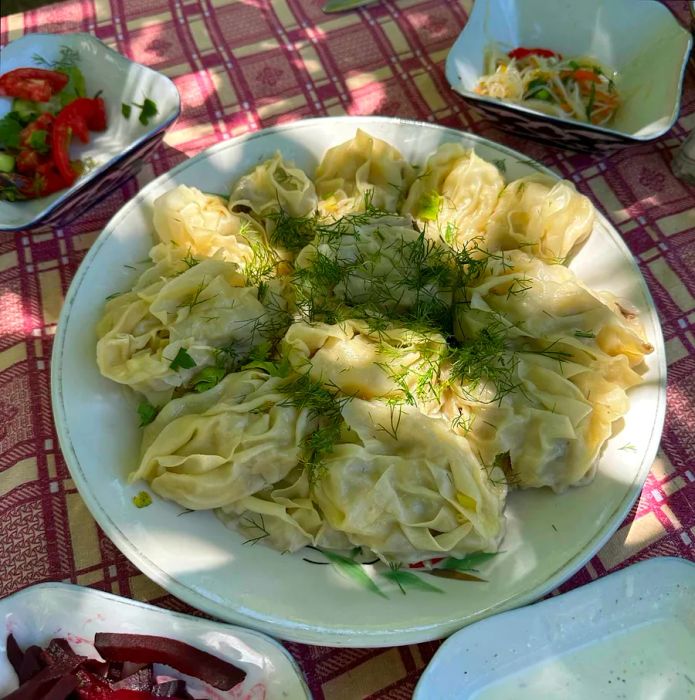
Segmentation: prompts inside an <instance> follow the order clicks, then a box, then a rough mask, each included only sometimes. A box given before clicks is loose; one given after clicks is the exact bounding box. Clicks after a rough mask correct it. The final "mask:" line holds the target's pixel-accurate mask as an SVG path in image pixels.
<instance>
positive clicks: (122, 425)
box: [52, 117, 666, 646]
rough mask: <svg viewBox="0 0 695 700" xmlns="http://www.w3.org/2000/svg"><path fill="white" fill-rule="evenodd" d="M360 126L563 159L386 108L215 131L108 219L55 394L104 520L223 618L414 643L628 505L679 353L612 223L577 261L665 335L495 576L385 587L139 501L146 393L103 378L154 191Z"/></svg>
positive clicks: (130, 553) (215, 188)
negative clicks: (101, 324)
mask: <svg viewBox="0 0 695 700" xmlns="http://www.w3.org/2000/svg"><path fill="white" fill-rule="evenodd" d="M358 127H360V128H362V129H364V130H366V131H367V132H369V133H370V134H372V135H374V136H377V137H380V138H383V139H385V140H387V141H388V142H390V143H392V144H394V145H396V146H397V147H398V148H399V149H400V150H401V151H402V153H403V154H404V155H405V156H406V157H407V158H408V159H409V160H412V161H416V162H417V161H419V162H423V161H424V160H425V158H426V157H427V156H428V155H429V154H430V153H431V152H432V151H433V150H434V149H435V148H436V147H437V146H438V145H439V144H440V143H443V142H447V141H457V142H461V143H463V144H464V145H467V146H471V147H474V148H475V149H476V151H477V153H478V154H479V155H480V156H482V157H483V158H485V159H487V160H490V161H497V162H498V165H499V166H500V167H504V168H505V170H506V175H507V178H509V179H513V178H517V177H520V176H522V175H527V174H530V173H532V172H534V171H542V172H545V173H548V174H551V175H553V173H551V171H549V170H547V169H546V168H544V167H542V166H541V165H538V164H536V163H534V162H531V161H529V160H528V159H527V158H525V157H524V156H523V155H522V154H520V153H517V152H515V151H512V150H510V149H508V148H505V147H503V146H500V145H497V144H495V143H492V142H490V141H487V140H485V139H481V138H479V137H477V136H473V135H471V134H464V133H461V132H459V131H455V130H452V129H446V128H443V127H439V126H435V125H431V124H422V123H414V122H407V121H402V120H398V119H389V118H374V117H338V118H328V119H318V120H309V121H301V122H295V123H292V124H288V125H285V126H280V127H276V128H273V129H269V130H266V131H262V132H258V133H255V134H251V135H249V136H245V137H242V138H239V139H236V140H234V141H229V142H225V143H221V144H218V145H216V146H214V147H212V148H210V149H208V150H207V151H205V152H203V153H201V154H200V155H198V156H196V157H195V158H193V159H191V160H189V161H187V162H185V163H183V164H181V165H180V166H178V167H177V168H175V169H174V170H172V171H171V172H170V173H167V174H166V175H163V176H162V177H160V178H158V179H157V180H155V181H154V182H152V183H150V184H149V185H148V186H147V187H146V188H144V189H143V190H142V191H141V192H140V193H139V194H138V195H137V197H135V198H134V199H133V200H132V201H131V202H129V203H128V204H127V205H125V206H124V207H123V209H121V211H120V212H119V213H118V214H116V216H115V217H114V218H113V219H112V220H111V221H110V222H109V224H108V225H107V226H106V228H105V229H104V231H103V233H102V234H101V235H100V237H99V238H98V239H97V241H96V242H95V243H94V245H93V246H92V248H91V250H90V251H89V253H88V255H87V257H86V258H85V260H84V262H83V264H82V266H81V267H80V269H79V271H78V273H77V275H76V277H75V279H74V281H73V283H72V286H71V288H70V291H69V293H68V295H67V299H66V302H65V306H64V309H63V313H62V316H61V320H60V323H59V327H58V332H57V335H56V340H55V346H54V354H53V371H52V382H53V385H52V398H53V407H54V412H55V419H56V424H57V428H58V435H59V438H60V443H61V446H62V449H63V452H64V455H65V459H66V461H67V464H68V466H69V468H70V471H71V473H72V475H73V478H74V480H75V483H76V484H77V487H78V488H79V490H80V493H81V494H82V497H83V498H84V500H85V502H86V503H87V506H88V507H89V509H90V510H91V512H92V514H93V515H94V517H95V518H96V520H97V522H98V523H99V524H100V525H101V527H102V528H103V530H104V531H105V532H106V534H107V535H108V536H109V537H111V539H112V540H113V541H114V543H115V544H116V545H117V546H118V547H119V548H120V549H121V550H122V551H123V553H124V554H125V555H126V556H127V557H128V558H129V559H130V560H131V561H132V562H133V563H134V564H135V565H136V566H138V567H139V568H140V569H141V570H142V571H143V572H144V573H146V574H147V575H148V576H150V577H151V578H152V579H153V580H154V581H156V582H157V583H159V584H160V585H161V586H163V587H164V588H166V589H167V590H168V591H170V592H171V593H172V594H174V595H176V596H178V597H179V598H181V599H183V600H185V601H186V602H188V603H190V604H191V605H193V606H195V607H197V608H200V609H201V610H205V611H206V612H208V613H210V614H212V615H216V616H218V617H220V618H223V619H226V620H230V621H233V622H236V623H240V624H244V625H248V626H250V627H255V628H258V629H261V630H264V631H266V632H269V633H271V634H274V635H277V636H279V637H282V638H285V639H291V640H296V641H301V642H307V643H314V644H326V645H342V646H385V645H393V644H406V643H412V642H419V641H424V640H429V639H435V638H439V637H443V636H446V635H448V634H450V633H452V632H454V631H455V630H457V629H459V628H461V627H463V626H464V625H467V624H469V623H471V622H474V621H475V620H478V619H480V618H483V617H485V616H488V615H491V614H493V613H496V612H499V611H501V610H506V609H509V608H513V607H516V606H519V605H523V604H525V603H528V602H530V601H533V600H535V599H537V598H539V597H540V596H542V595H543V594H545V593H547V592H548V591H550V590H552V589H553V588H554V587H556V586H557V585H558V584H560V583H561V582H562V581H564V580H565V579H566V578H567V577H569V576H570V575H571V574H573V573H574V572H575V571H576V570H577V569H579V568H580V567H581V566H582V565H583V564H584V563H585V562H586V561H587V560H588V559H589V558H590V557H591V556H593V554H595V553H596V552H597V551H598V549H599V548H600V547H601V546H602V545H603V543H604V542H605V541H606V540H607V539H608V537H610V535H611V533H612V532H613V531H614V530H615V529H616V528H617V527H618V525H619V524H620V522H621V521H622V519H623V518H624V517H625V515H626V514H627V512H628V510H629V509H630V507H631V505H632V503H633V502H634V500H635V498H636V497H637V495H638V494H639V492H640V489H641V487H642V485H643V483H644V480H645V479H646V476H647V474H648V472H649V468H650V466H651V463H652V461H653V459H654V456H655V454H656V449H657V446H658V444H659V437H660V434H661V427H662V424H663V418H664V409H665V383H666V363H665V354H664V347H663V339H662V336H661V330H660V327H659V322H658V318H657V314H656V311H655V309H654V306H653V303H652V301H651V298H650V296H649V292H648V290H647V287H646V285H645V283H644V280H643V279H642V277H641V275H640V273H639V270H638V268H637V266H636V264H635V262H634V260H633V258H632V255H631V254H630V252H629V251H628V249H627V247H626V246H625V244H624V243H623V241H622V240H621V238H620V236H619V234H618V233H617V232H616V231H615V230H614V229H613V228H612V227H611V225H610V224H609V223H608V221H607V220H606V219H605V218H604V217H603V216H602V215H600V214H599V215H598V216H597V219H596V224H595V229H594V231H593V235H592V236H591V237H590V239H589V240H588V242H587V243H586V244H585V245H584V246H583V247H582V249H581V251H580V252H579V253H578V255H577V256H576V257H575V259H574V260H573V261H572V268H573V269H574V270H576V271H577V272H578V273H579V274H580V276H581V277H582V278H583V279H584V280H585V281H586V282H587V283H588V284H590V285H591V286H593V287H596V288H600V289H608V290H611V291H612V292H614V293H615V294H617V295H618V296H620V297H624V298H626V299H629V300H630V301H631V302H632V303H633V304H634V305H635V306H636V307H637V308H638V309H639V311H640V313H641V316H642V321H643V323H644V325H645V328H646V332H647V336H648V338H649V340H650V342H651V343H652V344H653V345H654V347H655V352H654V353H653V354H652V355H650V356H648V358H647V361H648V366H647V369H646V373H645V375H644V378H645V382H644V384H643V385H641V386H640V387H637V388H635V389H633V390H632V391H631V393H630V398H631V409H630V412H629V413H628V415H627V416H626V417H625V420H624V425H623V427H622V430H621V431H620V432H619V433H618V434H617V435H616V436H615V437H614V438H613V439H612V440H610V441H609V443H608V445H607V448H606V450H605V452H604V454H603V457H602V459H601V463H600V468H599V470H598V474H597V476H596V479H595V480H594V481H593V482H592V483H591V484H590V485H588V486H586V487H583V488H575V489H572V490H571V491H569V492H568V493H566V494H564V495H562V496H557V495H554V494H552V493H551V492H549V491H545V490H543V491H541V490H533V491H528V492H518V493H514V494H512V495H511V496H510V498H509V502H508V506H507V510H506V513H507V535H506V537H505V540H504V542H503V546H502V549H503V550H504V551H503V552H502V553H501V554H499V555H498V556H497V557H495V558H494V559H492V560H491V561H489V562H487V563H485V565H484V569H483V570H482V572H481V575H482V576H483V578H485V579H488V582H487V583H475V582H463V581H457V580H453V581H452V580H445V579H437V580H435V579H432V578H431V577H428V578H429V580H430V581H435V582H436V583H437V585H438V586H439V587H440V588H441V589H443V591H444V593H443V594H437V593H433V592H430V591H419V590H408V593H407V595H402V594H401V592H400V590H399V589H398V587H396V586H395V585H394V586H392V587H391V588H389V587H385V589H384V590H385V592H386V594H387V595H388V599H387V600H385V599H384V598H382V597H379V596H377V595H374V594H373V593H371V592H369V591H367V590H365V589H364V588H361V587H359V586H357V585H356V584H355V583H354V581H352V580H350V579H348V578H344V577H343V576H342V575H341V572H339V571H338V570H337V569H336V568H334V567H332V566H313V565H311V564H308V563H307V562H306V561H304V556H306V555H302V554H301V553H298V554H295V555H284V556H283V555H281V554H280V553H279V552H276V551H274V550H272V549H270V548H266V547H264V546H262V545H259V546H251V545H249V544H246V545H245V544H244V543H243V538H242V537H241V536H240V535H238V534H236V533H235V532H232V531H230V530H228V529H226V528H225V527H224V526H223V525H222V524H221V523H220V522H218V520H217V519H216V518H215V517H214V515H213V514H212V513H210V512H197V513H186V514H185V515H181V513H182V508H181V507H180V506H178V505H176V504H174V503H168V502H165V501H162V500H159V499H158V500H155V502H154V503H153V504H152V505H151V506H149V507H148V508H144V509H142V510H137V509H136V508H135V507H134V506H133V503H132V498H133V496H134V495H135V494H136V493H137V492H138V491H139V490H141V489H142V487H143V484H133V485H128V484H127V483H126V474H127V473H128V472H129V471H130V470H131V469H132V468H133V466H134V465H135V463H136V461H137V459H138V448H139V443H140V435H139V429H138V427H137V417H136V411H135V408H136V405H137V399H136V397H135V396H134V395H133V394H132V393H131V392H130V391H128V390H125V389H124V388H123V387H121V386H118V385H116V384H114V383H112V382H110V381H108V380H106V379H104V378H102V377H101V376H100V374H99V372H98V370H97V366H96V361H95V347H96V334H95V324H96V322H97V319H98V318H99V316H100V314H101V313H102V309H103V304H104V298H105V297H107V296H108V295H110V294H112V293H113V292H116V291H121V290H124V289H126V288H128V287H129V286H130V285H131V284H132V282H133V280H134V278H135V277H136V275H137V271H136V270H134V269H133V265H135V264H137V263H138V261H142V260H144V259H146V258H147V252H148V249H149V248H150V246H151V245H152V238H151V231H152V226H151V221H152V202H153V201H154V199H155V198H156V197H157V196H159V195H160V194H162V193H163V192H165V191H166V190H168V189H170V188H172V187H174V186H176V185H178V184H180V183H185V184H188V185H194V186H196V187H199V188H201V189H203V190H206V191H210V192H225V191H227V190H228V188H229V185H230V183H231V182H232V181H233V180H234V179H235V178H237V177H238V176H239V175H241V174H242V173H243V172H245V171H246V170H248V169H249V168H250V167H252V166H253V165H255V164H256V163H258V162H259V161H260V160H262V159H264V158H267V157H269V156H271V155H272V154H273V153H275V151H277V150H279V151H281V152H282V153H283V155H284V156H285V157H286V158H288V159H291V160H294V161H295V162H296V163H297V164H298V165H299V166H300V167H302V168H305V169H306V170H307V171H308V172H309V173H312V172H313V170H314V168H315V166H316V164H317V163H318V160H319V158H320V157H321V155H322V154H323V153H324V151H325V150H326V149H327V148H329V147H330V146H333V145H335V144H337V143H340V142H342V141H345V140H347V139H349V138H352V137H353V136H354V134H355V130H356V129H357V128H358Z"/></svg>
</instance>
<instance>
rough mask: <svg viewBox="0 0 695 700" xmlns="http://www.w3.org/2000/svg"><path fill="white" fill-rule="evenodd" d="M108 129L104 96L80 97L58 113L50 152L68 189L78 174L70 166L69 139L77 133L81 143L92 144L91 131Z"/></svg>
mask: <svg viewBox="0 0 695 700" xmlns="http://www.w3.org/2000/svg"><path fill="white" fill-rule="evenodd" d="M105 128H106V108H105V106H104V100H102V99H101V97H95V98H94V99H90V98H89V97H78V98H77V99H76V100H73V101H72V102H71V103H70V104H69V105H67V106H66V107H63V109H62V110H61V111H60V112H58V116H56V118H55V121H54V122H53V129H52V132H51V153H52V155H53V162H54V163H55V164H56V167H57V168H58V172H59V173H60V175H61V177H62V178H63V180H64V181H65V186H66V187H69V186H70V185H72V183H73V182H75V179H76V178H77V173H76V172H75V171H74V170H73V168H72V166H71V165H70V155H69V152H68V151H69V148H70V138H71V136H72V134H75V135H76V136H77V137H78V138H79V139H80V141H82V143H88V142H89V129H93V130H94V131H103V130H104V129H105Z"/></svg>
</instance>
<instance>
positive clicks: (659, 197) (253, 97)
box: [0, 0, 695, 700]
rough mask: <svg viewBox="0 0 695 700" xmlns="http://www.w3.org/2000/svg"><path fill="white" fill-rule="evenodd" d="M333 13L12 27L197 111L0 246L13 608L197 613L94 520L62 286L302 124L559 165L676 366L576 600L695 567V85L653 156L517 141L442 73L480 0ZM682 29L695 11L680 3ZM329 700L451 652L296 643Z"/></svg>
mask: <svg viewBox="0 0 695 700" xmlns="http://www.w3.org/2000/svg"><path fill="white" fill-rule="evenodd" d="M324 1H325V0H272V2H270V1H268V0H237V1H236V2H235V1H232V0H147V1H146V2H145V1H143V0H70V1H69V2H65V3H61V4H57V5H53V6H50V7H48V8H45V9H41V10H36V11H30V12H26V13H25V14H23V15H12V16H9V17H5V18H3V19H2V20H1V23H0V30H1V33H0V45H5V44H6V43H7V42H9V41H11V40H12V39H15V38H17V37H18V36H20V35H22V34H24V33H28V32H37V31H41V32H75V31H86V32H91V33H93V34H95V35H96V36H97V37H99V38H100V39H102V40H103V41H105V42H106V43H107V44H109V45H110V46H112V47H113V48H115V49H116V50H118V51H120V52H121V53H123V54H124V55H126V56H128V57H130V58H132V59H134V60H137V61H139V62H142V63H145V64H147V65H149V66H151V67H153V68H155V69H157V70H159V71H162V72H164V73H166V74H167V75H168V76H170V77H171V78H172V79H173V80H174V82H175V83H176V86H177V88H178V89H179V91H180V93H181V96H182V101H183V113H182V115H181V118H180V119H179V121H178V123H177V124H176V125H175V127H174V128H173V129H172V130H171V131H170V132H169V133H168V134H167V136H166V138H165V143H164V145H162V147H160V148H159V149H158V150H157V151H156V152H155V153H154V155H153V157H152V158H151V160H150V162H149V163H148V164H147V165H146V166H145V167H144V169H143V170H142V172H141V173H140V175H139V176H138V178H137V180H135V179H132V180H130V181H129V182H128V183H127V184H126V185H124V186H123V187H122V188H121V189H120V190H119V191H117V192H115V193H114V194H112V195H111V196H110V197H109V198H108V199H107V200H105V201H103V202H100V203H99V204H98V205H97V206H95V207H93V208H92V210H91V211H89V212H88V213H87V214H85V215H84V216H82V217H81V218H80V219H78V221H77V222H76V223H75V224H74V225H72V226H70V227H69V228H67V229H63V230H56V231H54V232H52V233H48V234H43V235H2V234H0V596H5V595H8V594H10V593H12V592H14V591H17V590H19V589H21V588H23V587H25V586H28V585H30V584H34V583H39V582H42V581H49V580H63V581H71V582H74V583H78V584H82V585H85V586H94V587H96V588H100V589H104V590H107V591H112V592H114V593H117V594H120V595H124V596H130V597H133V598H137V599H140V600H147V601H150V602H153V603H155V604H157V605H161V606H164V607H169V608H173V609H177V610H186V611H188V608H187V607H186V606H185V605H184V604H183V603H181V602H180V601H177V600H176V599H174V598H172V597H171V596H168V595H167V594H166V593H165V592H164V591H163V590H161V589H160V588H158V587H157V586H156V585H155V584H154V583H152V582H151V581H150V580H148V579H147V578H146V577H145V576H144V575H143V574H141V573H140V572H139V571H138V570H137V569H136V568H135V567H134V566H133V565H132V564H130V563H129V562H128V561H127V560H126V559H125V558H124V557H123V556H122V555H121V554H120V553H119V552H118V551H117V550H116V548H115V547H114V545H113V544H112V543H111V542H110V541H109V540H108V538H106V537H105V536H104V534H103V533H102V532H101V531H100V530H99V528H98V527H97V526H96V524H95V523H94V521H93V520H92V518H91V516H90V514H89V512H88V511H87V509H86V507H85V505H84V503H83V502H82V500H81V498H80V496H79V494H78V493H77V491H76V489H75V486H74V484H73V482H72V481H71V479H70V474H69V473H68V470H67V468H66V466H65V463H64V461H63V458H62V456H61V453H60V450H59V447H58V444H57V440H56V435H55V431H54V427H53V419H52V415H51V406H50V398H49V358H50V353H51V344H52V339H53V335H54V333H55V328H56V321H57V319H58V313H59V311H60V307H61V304H62V302H63V298H64V295H65V293H66V290H67V287H68V285H69V284H70V280H71V279H72V277H73V275H74V274H75V271H76V269H77V266H78V265H79V264H80V261H81V260H82V257H83V256H84V254H85V252H86V251H87V249H88V248H89V246H90V245H91V244H92V242H93V241H94V239H95V237H96V235H97V234H98V232H99V231H100V229H101V228H102V226H103V225H104V224H105V223H106V221H107V220H108V219H109V217H110V216H111V215H112V214H113V213H114V212H115V211H116V210H117V209H118V208H119V207H121V205H123V204H124V203H125V202H126V201H127V200H128V199H129V198H130V197H132V195H133V194H134V193H135V192H136V191H137V190H138V188H139V187H141V186H142V185H144V184H145V183H146V182H148V181H150V180H151V179H152V178H154V177H156V176H158V175H160V174H161V173H163V172H165V171H167V170H169V168H171V167H172V166H173V165H175V164H177V163H179V162H180V161H182V160H183V159H185V158H186V157H188V156H191V155H193V154H195V153H198V152H199V151H200V150H201V149H203V148H206V147H207V146H211V145H212V144H214V143H217V142H218V141H219V140H221V139H228V138H231V137H233V136H237V135H239V134H243V133H246V132H248V131H252V130H255V129H260V128H263V127H267V126H270V125H272V124H277V123H281V122H285V121H289V120H293V119H300V118H302V117H308V116H319V115H335V114H345V113H347V114H383V115H397V116H400V117H412V118H415V119H425V120H428V121H433V122H438V123H441V124H445V125H447V126H452V127H456V128H460V129H464V130H470V131H473V132H475V133H478V134H482V135H484V136H486V137H489V138H491V139H493V140H496V141H500V142H502V143H505V144H508V145H509V146H511V147H513V148H517V149H519V150H521V151H523V152H525V153H526V154H528V155H529V156H530V157H532V158H536V159H538V160H540V161H542V162H544V163H546V164H547V165H549V166H551V167H553V168H554V169H555V170H556V171H557V172H559V173H561V174H562V175H563V176H564V177H567V178H570V179H571V180H572V181H573V182H574V183H575V184H576V185H577V187H578V188H579V189H580V190H581V191H582V192H584V193H585V194H587V195H588V196H590V197H591V198H592V199H593V201H594V202H595V203H596V205H597V206H598V207H600V208H601V209H602V210H603V211H604V212H605V213H606V214H607V216H608V218H609V219H610V220H611V221H612V222H613V224H614V225H615V226H616V227H617V229H618V230H619V231H620V233H621V234H622V235H623V236H624V238H625V240H626V242H627V244H628V245H629V247H630V249H631V250H632V252H633V254H634V255H635V257H636V258H637V260H638V261H639V264H640V267H641V270H642V273H643V274H644V276H645V278H646V280H647V282H648V284H649V287H650V289H651V292H652V294H653V296H654V299H655V301H656V304H657V307H658V310H659V314H660V317H661V321H662V324H663V331H664V336H665V339H666V351H667V355H668V364H669V385H668V409H667V411H668V413H667V419H666V426H665V430H664V435H663V441H662V449H661V451H660V453H659V455H658V458H657V460H656V461H655V463H654V465H653V468H652V471H651V474H650V476H649V478H648V480H647V483H646V485H645V487H644V490H643V492H642V495H641V497H640V499H639V501H638V502H637V503H636V504H635V506H634V508H633V509H632V511H631V512H630V514H629V516H628V518H627V519H626V520H625V522H624V523H623V524H622V526H621V527H620V528H619V529H618V531H617V532H616V533H615V534H614V535H613V537H612V538H611V539H610V541H609V542H608V543H607V544H606V546H605V547H604V548H603V550H602V551H601V552H600V553H599V554H598V556H596V557H595V558H594V559H593V560H592V561H591V563H590V564H588V565H587V566H586V567H584V568H583V569H582V570H581V571H580V572H579V573H578V574H577V575H576V576H574V577H573V578H572V579H571V580H570V581H568V582H567V583H566V584H565V585H564V586H563V587H562V590H566V589H569V588H572V587H575V586H577V585H580V584H583V583H585V582H587V581H589V580H591V579H594V578H597V577H599V576H602V575H604V574H605V573H606V572H608V571H612V570H615V569H618V568H620V567H622V566H625V565H627V564H630V563H632V562H634V561H637V560H640V559H644V558H647V557H653V556H662V555H669V556H680V557H685V558H689V559H695V548H694V545H693V540H695V299H694V295H695V274H694V273H693V270H694V269H695V208H693V207H695V188H693V187H689V186H687V185H685V184H684V183H683V182H681V181H679V180H678V179H676V178H675V177H674V176H673V175H672V173H671V170H670V167H669V166H670V162H671V160H672V158H673V156H674V153H675V151H676V150H677V148H678V146H679V144H680V143H681V142H682V141H683V140H684V138H685V136H686V134H687V133H689V132H690V131H692V130H693V129H695V71H694V70H693V67H692V65H691V66H690V68H689V69H688V75H687V78H686V82H685V96H684V101H683V107H682V113H681V118H680V120H679V121H678V124H677V125H676V126H675V127H674V128H673V130H672V131H671V132H670V133H669V134H668V135H667V136H666V137H665V138H662V139H660V140H659V141H657V142H656V143H652V144H645V145H639V146H634V147H630V148H627V149H624V150H622V151H619V152H617V153H615V154H614V155H611V156H607V157H599V156H591V155H578V154H572V153H563V152H562V151H556V150H551V149H549V148H546V147H543V146H540V145H537V144H533V143H530V142H525V141H522V140H520V139H518V138H515V137H514V136H513V135H511V134H507V133H505V132H504V131H501V130H499V129H498V128H497V127H495V126H494V125H493V124H492V123H491V122H490V121H488V119H487V118H485V117H481V116H480V115H478V114H476V113H475V112H474V111H473V110H471V109H470V108H469V107H468V106H467V105H466V104H465V103H464V102H463V101H462V100H461V99H459V98H458V97H457V96H456V95H455V94H453V93H452V92H451V90H450V89H449V87H448V85H447V83H446V80H445V78H444V74H443V63H444V59H445V57H446V54H447V50H448V48H449V46H450V45H451V44H452V42H453V41H454V39H455V37H456V35H457V34H458V32H459V31H460V30H461V28H462V27H463V25H464V24H465V22H466V18H467V16H468V12H469V11H470V6H471V0H458V1H456V0H384V1H383V2H381V3H378V4H375V5H371V6H369V7H367V8H364V9H361V10H356V11H352V12H347V13H344V14H340V15H325V14H324V13H323V12H322V11H321V6H322V5H323V3H324ZM670 5H671V7H672V9H673V11H674V12H675V13H676V14H677V15H678V16H679V17H680V18H681V19H682V20H684V21H687V3H685V2H679V1H676V2H671V3H670ZM287 646H288V648H289V649H290V651H291V652H292V654H294V656H295V657H296V658H297V660H298V661H299V663H300V664H301V666H302V668H303V669H304V672H305V674H306V676H307V679H308V682H309V685H310V687H311V690H312V692H313V693H314V696H315V697H316V698H317V699H321V698H329V699H330V700H347V699H350V700H352V699H353V698H362V697H372V698H393V699H396V698H407V697H410V695H411V693H412V690H413V688H414V686H415V684H416V682H417V679H418V677H419V676H420V674H421V672H422V670H423V668H424V666H425V665H426V664H427V663H428V661H429V660H430V658H431V657H432V654H433V653H434V652H435V650H436V649H437V646H438V643H435V642H432V643H427V644H419V645H414V646H408V647H402V648H392V649H377V650H373V649H371V650H370V649H331V648H319V647H310V646H304V645H301V644H288V645H287Z"/></svg>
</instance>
